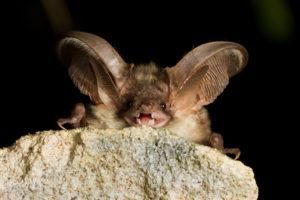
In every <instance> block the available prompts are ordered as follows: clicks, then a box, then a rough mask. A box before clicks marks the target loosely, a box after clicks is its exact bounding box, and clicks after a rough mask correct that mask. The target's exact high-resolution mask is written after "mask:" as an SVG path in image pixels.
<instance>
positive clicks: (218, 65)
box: [167, 42, 248, 111]
mask: <svg viewBox="0 0 300 200" xmlns="http://www.w3.org/2000/svg"><path fill="white" fill-rule="evenodd" d="M247 60H248V54H247V51H246V49H245V48H244V47H242V46H241V45H239V44H236V43H232V42H211V43H207V44H204V45H201V46H199V47H197V48H195V49H193V50H192V51H191V52H189V53H188V54H187V55H185V56H184V57H183V58H182V59H181V60H180V61H179V62H178V63H177V64H176V65H175V66H174V67H172V68H167V73H168V75H169V77H170V88H171V96H170V102H171V108H172V109H174V110H175V111H176V110H184V109H190V108H192V109H199V108H201V107H202V106H203V105H207V104H209V103H211V102H213V101H214V100H215V99H216V98H217V96H218V95H219V94H220V93H222V91H223V90H224V89H225V87H226V86H227V84H228V82H229V78H230V77H231V76H233V75H235V74H237V73H238V72H240V71H241V70H242V69H243V68H244V66H245V65H246V63H247Z"/></svg>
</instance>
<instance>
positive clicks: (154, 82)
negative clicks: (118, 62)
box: [118, 63, 171, 128]
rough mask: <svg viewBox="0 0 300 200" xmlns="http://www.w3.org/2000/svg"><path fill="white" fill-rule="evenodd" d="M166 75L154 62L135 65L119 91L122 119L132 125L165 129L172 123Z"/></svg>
mask: <svg viewBox="0 0 300 200" xmlns="http://www.w3.org/2000/svg"><path fill="white" fill-rule="evenodd" d="M168 82H169V80H168V76H167V74H166V72H165V71H164V70H162V69H160V68H159V67H157V66H156V65H155V64H154V63H150V64H148V65H138V66H133V67H132V69H131V73H130V77H129V81H127V82H126V84H125V85H124V87H122V90H121V92H120V94H121V102H122V103H121V106H120V111H119V112H118V113H119V115H120V117H122V118H124V120H125V121H126V122H127V123H128V124H130V125H133V126H139V125H146V126H150V127H155V128H157V127H162V126H165V125H166V124H167V123H168V122H169V121H170V120H171V113H170V109H169V102H168V99H169V84H168Z"/></svg>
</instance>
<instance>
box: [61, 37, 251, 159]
mask: <svg viewBox="0 0 300 200" xmlns="http://www.w3.org/2000/svg"><path fill="white" fill-rule="evenodd" d="M58 56H59V59H60V60H61V62H62V64H63V65H65V66H66V67H67V68H68V73H69V76H70V78H71V79H72V81H73V82H74V84H75V85H76V86H77V87H78V89H79V90H80V91H81V93H83V94H85V95H88V96H89V98H90V100H91V104H90V105H88V106H85V105H83V104H82V103H78V104H76V106H75V108H74V110H73V111H72V113H71V116H70V117H69V118H61V119H59V120H58V121H57V123H58V125H59V126H60V127H61V128H65V127H64V126H65V125H66V124H68V125H69V126H71V127H72V128H77V127H82V126H91V127H96V128H101V129H105V128H115V129H122V128H124V127H128V126H141V125H145V126H149V127H153V128H160V127H163V128H167V129H169V130H170V131H171V132H173V133H174V134H177V135H179V136H181V137H184V138H186V139H187V140H189V141H193V142H196V143H199V144H204V145H209V146H211V147H214V148H217V149H219V150H220V151H222V152H224V153H229V154H230V153H231V154H235V155H236V157H238V156H239V154H240V151H239V149H238V148H227V149H226V148H224V144H223V137H222V136H221V135H220V134H218V133H214V132H212V130H211V126H210V119H209V115H208V112H207V110H206V109H205V106H206V105H208V104H210V103H212V102H213V101H214V100H215V99H216V98H217V96H218V95H219V94H221V93H222V92H223V90H224V89H225V87H226V86H227V85H228V83H229V78H230V77H232V76H234V75H236V74H237V73H239V72H240V71H241V70H242V69H243V68H244V67H245V65H246V63H247V61H248V53H247V50H246V49H245V48H244V47H243V46H241V45H240V44H237V43H233V42H226V41H217V42H210V43H206V44H203V45H200V46H198V47H196V48H194V49H193V50H191V51H190V52H189V53H187V54H186V55H185V56H183V58H182V59H181V60H180V61H179V62H178V63H177V64H176V65H175V66H173V67H165V68H161V67H158V66H157V65H156V64H155V63H153V62H150V63H149V64H140V65H135V64H129V63H126V62H125V61H124V60H123V59H122V58H121V56H120V55H119V54H118V52H117V51H116V50H115V49H114V48H113V47H112V46H111V45H110V44H109V43H108V42H107V41H106V40H104V39H103V38H101V37H99V36H96V35H94V34H91V33H85V32H70V33H68V34H67V35H66V36H65V37H63V38H62V39H61V40H60V42H59V44H58Z"/></svg>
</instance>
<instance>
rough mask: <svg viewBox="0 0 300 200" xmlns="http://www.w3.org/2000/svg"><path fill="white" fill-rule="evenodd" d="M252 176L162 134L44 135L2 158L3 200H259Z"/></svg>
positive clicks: (240, 166)
mask: <svg viewBox="0 0 300 200" xmlns="http://www.w3.org/2000/svg"><path fill="white" fill-rule="evenodd" d="M257 196H258V188H257V186H256V183H255V179H254V174H253V172H252V170H251V168H249V167H246V166H245V165H243V164H242V163H241V162H240V161H235V160H232V159H231V158H229V157H227V156H225V155H222V154H221V153H219V152H218V151H217V150H214V149H212V148H209V147H206V146H202V145H197V144H193V143H190V142H187V141H185V140H184V139H182V138H179V137H177V136H173V135H170V134H169V133H168V131H166V130H163V129H162V130H154V129H152V128H146V127H140V128H126V129H123V130H120V131H118V130H98V129H91V128H82V129H75V130H68V131H45V132H40V133H37V134H35V135H28V136H25V137H22V138H21V139H19V140H18V141H17V142H16V144H15V145H14V146H12V147H10V148H3V149H2V150H0V199H11V200H18V199H30V200H31V199H38V200H40V199H63V200H71V199H72V200H75V199H205V200H207V199H216V200H217V199H238V200H242V199H257Z"/></svg>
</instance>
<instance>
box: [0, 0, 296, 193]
mask: <svg viewBox="0 0 300 200" xmlns="http://www.w3.org/2000/svg"><path fill="white" fill-rule="evenodd" d="M63 3H64V1H57V0H53V1H51V0H43V1H21V0H20V1H10V4H9V5H8V4H7V5H3V4H2V6H1V8H2V10H3V12H2V14H3V16H2V20H3V23H2V25H1V26H2V28H1V29H2V31H1V32H2V34H4V36H2V40H1V48H2V49H1V61H2V64H1V71H0V72H1V79H0V89H1V90H0V91H1V98H0V100H1V102H0V103H1V104H0V106H1V107H0V109H1V127H0V128H1V129H0V134H1V139H0V145H1V147H4V146H9V145H11V144H13V143H14V141H15V140H16V139H18V138H19V137H21V136H22V135H25V134H27V133H34V132H36V131H41V130H48V129H58V127H57V125H56V120H57V118H59V117H62V116H67V115H68V114H69V112H70V110H71V109H72V106H73V105H74V104H75V103H76V102H80V101H84V102H87V100H88V99H87V98H86V97H85V96H83V95H81V94H80V93H79V91H78V90H77V89H76V88H75V87H74V86H73V84H72V82H71V80H70V79H69V77H68V75H67V71H66V69H65V68H64V67H62V66H61V65H60V63H59V61H58V59H57V56H56V52H55V48H56V43H57V39H58V38H59V36H60V34H61V33H63V32H65V31H67V30H70V29H72V30H80V31H86V32H91V33H95V34H98V35H100V36H102V37H104V38H105V39H106V40H107V41H109V42H110V43H111V44H112V45H113V46H114V47H115V48H116V49H117V50H118V51H119V53H120V54H121V55H122V57H123V58H124V59H125V60H126V61H127V62H134V63H142V62H149V61H155V62H156V63H158V64H159V65H161V66H172V65H174V64H176V62H177V61H179V60H180V58H181V57H182V56H183V55H184V54H186V53H187V52H188V51H190V50H191V49H192V48H193V47H196V46H198V45H200V44H202V43H206V42H209V41H215V40H228V41H233V42H238V43H240V44H242V45H244V46H245V47H246V48H247V49H248V51H249V55H250V57H249V63H248V65H247V67H246V68H245V70H244V71H243V72H241V73H240V74H239V75H238V76H236V77H234V78H232V79H231V82H230V84H229V86H228V87H227V88H226V90H225V91H224V93H223V94H222V95H220V96H219V98H218V99H217V100H216V101H215V102H214V103H213V104H211V105H209V106H208V109H209V111H210V114H211V119H212V125H213V129H214V130H215V131H216V132H219V133H222V134H223V136H224V138H225V145H226V146H227V147H240V148H241V150H242V156H241V158H240V160H241V161H242V162H244V163H245V164H246V165H249V166H251V167H252V168H253V170H254V172H255V176H256V180H257V183H258V186H259V190H260V199H277V198H279V197H280V195H281V194H283V195H284V199H288V197H289V196H292V192H291V191H292V189H290V190H289V192H285V191H284V189H285V188H286V187H292V185H293V184H292V183H290V182H288V180H286V179H285V178H293V177H294V176H295V174H294V175H291V174H288V172H287V171H289V172H292V173H294V171H293V166H295V165H296V164H295V163H296V160H297V159H295V158H296V157H293V156H292V153H294V152H296V149H297V145H294V143H293V141H297V139H296V135H297V132H299V131H295V130H292V128H291V124H293V122H292V121H293V120H292V119H293V118H294V119H297V114H298V113H297V111H296V107H295V106H294V105H296V104H294V102H296V99H295V96H296V94H297V93H298V91H297V84H298V79H299V78H297V74H298V73H297V72H296V69H297V68H298V67H299V62H298V59H297V57H298V54H299V50H298V49H297V46H296V43H297V42H298V38H297V33H298V32H299V26H298V25H299V11H300V10H299V5H298V3H296V1H288V0H286V1H285V0H273V1H271V0H252V1H250V0H248V1H246V0H243V1H238V0H236V1H198V2H193V3H190V2H179V3H175V2H172V3H169V4H167V3H166V4H162V3H154V2H150V1H149V2H146V1H145V2H140V3H132V4H129V3H118V2H110V3H109V4H108V3H105V4H104V3H103V2H100V1H91V0H85V1H83V0H72V1H71V0H69V1H65V4H63ZM62 5H65V9H63V7H62ZM298 90H299V89H298ZM290 113H291V114H290ZM293 114H296V117H292V116H293ZM298 118H299V117H298Z"/></svg>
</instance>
